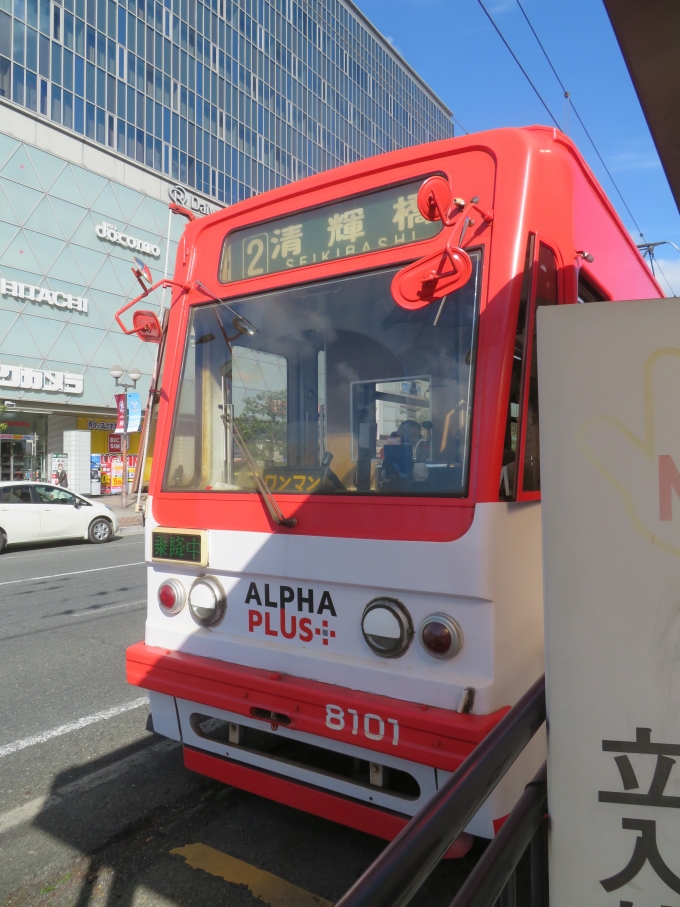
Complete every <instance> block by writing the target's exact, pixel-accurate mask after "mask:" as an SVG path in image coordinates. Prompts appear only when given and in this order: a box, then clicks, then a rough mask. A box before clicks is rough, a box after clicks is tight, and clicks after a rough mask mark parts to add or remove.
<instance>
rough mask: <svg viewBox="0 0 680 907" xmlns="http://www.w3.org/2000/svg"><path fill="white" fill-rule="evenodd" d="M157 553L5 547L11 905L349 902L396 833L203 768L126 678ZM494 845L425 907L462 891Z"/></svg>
mask: <svg viewBox="0 0 680 907" xmlns="http://www.w3.org/2000/svg"><path fill="white" fill-rule="evenodd" d="M142 559H143V539H142V536H141V535H137V536H125V537H122V538H119V539H116V540H114V541H113V542H111V543H109V544H107V545H103V546H93V545H88V544H84V543H73V544H68V545H53V546H51V547H47V548H46V547H41V548H38V547H35V548H23V549H14V550H9V551H7V552H5V553H4V554H3V555H2V556H1V557H0V715H2V719H3V720H2V722H0V853H1V854H2V857H1V858H0V904H1V905H4V907H15V905H16V907H18V905H22V907H33V905H43V904H45V905H47V904H49V905H55V907H62V905H64V907H65V905H77V907H86V905H87V907H100V905H101V907H104V905H106V907H113V905H116V907H118V905H120V907H128V905H130V907H169V905H178V907H185V905H186V907H189V905H200V907H212V905H216V907H217V905H220V907H221V905H228V907H231V905H234V907H236V905H244V907H246V905H248V907H256V905H257V907H262V904H263V903H264V904H267V905H269V907H312V905H314V904H317V905H324V904H328V905H329V904H331V903H334V902H335V901H336V900H337V899H338V898H339V897H340V896H341V895H342V894H343V892H344V891H345V890H346V889H347V888H348V887H349V886H350V885H351V884H352V882H353V881H354V880H355V879H356V878H357V877H358V876H359V875H360V874H361V872H362V871H363V870H364V869H365V868H366V867H367V866H368V865H369V864H370V863H371V861H372V860H373V859H374V858H375V857H376V856H377V855H378V853H380V851H381V849H382V848H383V847H384V842H382V841H380V840H378V839H376V838H373V837H370V836H369V835H365V834H361V833H359V832H355V831H352V830H350V829H346V828H343V827H341V826H338V825H335V824H333V823H331V822H327V821H325V820H322V819H317V818H315V817H312V816H308V815H306V814H304V813H299V812H297V811H295V810H292V809H289V808H287V807H283V806H279V805H278V804H275V803H272V802H270V801H267V800H264V799H261V798H259V797H256V796H254V795H251V794H246V793H243V792H241V791H236V790H233V789H231V788H229V787H226V786H224V785H220V784H218V783H217V782H213V781H211V780H209V779H205V778H202V777H200V776H198V775H194V774H192V773H190V772H188V771H186V770H185V769H184V767H183V764H182V754H181V748H180V745H179V744H177V743H174V742H172V741H168V740H165V739H164V738H162V737H159V736H157V735H155V734H153V733H152V731H151V730H149V728H148V718H149V711H148V703H147V701H146V697H144V696H141V695H140V690H139V689H137V688H131V687H129V686H128V685H127V684H126V682H125V648H126V646H128V645H129V644H130V643H133V642H136V641H138V640H139V639H142V638H143V635H144V610H145V605H144V598H145V568H144V565H143V563H142ZM482 850H483V844H482V843H481V842H478V843H477V844H476V845H475V847H474V848H473V850H472V851H471V853H470V854H469V855H468V856H467V857H466V858H465V859H464V860H452V861H447V862H445V863H443V864H442V865H441V866H440V867H439V868H438V869H437V871H436V872H435V874H434V875H433V876H432V877H431V879H430V880H429V881H428V883H427V885H426V886H425V887H424V888H423V889H422V890H421V892H419V894H418V895H417V897H416V898H415V899H414V901H413V902H412V903H413V905H414V907H422V905H425V904H427V905H428V907H439V905H442V907H444V905H447V904H448V903H449V902H450V900H451V897H452V895H453V893H454V892H455V891H456V890H457V888H458V887H459V885H460V884H461V882H462V880H463V879H464V877H465V875H466V874H467V872H469V869H470V867H471V866H472V865H473V864H474V862H475V861H476V859H477V858H478V856H479V854H480V853H481V852H482ZM525 903H526V904H527V907H528V901H526V899H525V896H522V895H520V898H519V900H518V905H519V907H522V905H523V904H525Z"/></svg>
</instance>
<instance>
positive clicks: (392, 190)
mask: <svg viewBox="0 0 680 907" xmlns="http://www.w3.org/2000/svg"><path fill="white" fill-rule="evenodd" d="M424 179H425V177H421V178H420V179H417V180H414V181H413V182H411V183H402V184H401V185H399V186H390V187H389V188H388V189H380V190H378V191H377V192H371V193H369V194H367V195H359V196H355V197H354V198H345V199H341V200H340V201H337V202H333V203H332V204H330V205H324V206H322V207H320V208H312V209H311V210H308V211H299V212H297V213H296V214H292V215H290V216H289V217H283V218H281V219H279V220H276V221H269V222H268V223H264V224H257V225H256V226H253V227H247V228H246V229H244V230H236V231H234V232H233V233H230V234H229V236H227V238H226V240H225V244H224V250H223V254H222V263H221V265H220V280H221V281H222V283H230V282H233V281H236V280H246V279H248V278H249V277H259V276H262V275H263V274H275V273H276V272H278V271H286V270H290V269H291V268H302V267H304V266H305V265H311V264H314V263H315V262H321V261H329V260H333V259H336V258H349V257H351V256H353V255H362V254H364V253H366V252H375V251H378V250H380V249H389V248H392V247H393V246H399V245H405V244H409V243H414V242H420V241H422V240H424V239H431V238H432V237H433V236H436V235H437V233H439V231H440V230H441V229H442V224H441V221H436V222H432V221H426V220H425V218H424V217H422V216H421V215H420V214H419V213H418V204H417V200H416V196H417V194H418V189H419V188H420V186H421V185H422V183H423V180H424Z"/></svg>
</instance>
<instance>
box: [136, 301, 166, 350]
mask: <svg viewBox="0 0 680 907" xmlns="http://www.w3.org/2000/svg"><path fill="white" fill-rule="evenodd" d="M132 330H133V331H134V332H135V334H136V335H137V336H138V337H139V339H140V340H143V341H144V343H160V342H161V337H162V335H163V330H162V328H161V323H160V321H159V320H158V318H157V316H156V314H155V313H154V312H150V311H149V310H148V309H138V310H137V311H136V312H135V313H134V315H133V316H132Z"/></svg>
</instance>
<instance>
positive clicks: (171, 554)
mask: <svg viewBox="0 0 680 907" xmlns="http://www.w3.org/2000/svg"><path fill="white" fill-rule="evenodd" d="M151 560H152V561H163V562H165V563H168V564H193V565H194V566H195V567H205V566H206V564H207V563H208V540H207V538H206V534H205V532H203V531H202V530H198V531H196V532H187V531H186V530H185V529H154V530H153V531H152V533H151Z"/></svg>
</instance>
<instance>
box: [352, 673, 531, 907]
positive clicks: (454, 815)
mask: <svg viewBox="0 0 680 907" xmlns="http://www.w3.org/2000/svg"><path fill="white" fill-rule="evenodd" d="M544 721H545V677H540V678H539V679H538V680H537V681H536V683H534V685H533V686H532V687H531V688H530V689H529V690H528V691H527V692H526V693H525V694H524V696H522V698H521V699H520V700H519V702H518V703H517V704H516V705H514V706H513V707H512V708H511V709H510V711H509V712H508V713H507V714H506V715H504V716H503V718H501V720H500V721H499V722H498V724H497V725H496V727H495V728H494V729H493V730H492V731H491V732H490V733H489V734H487V736H486V737H485V738H484V739H483V740H482V741H481V743H479V744H478V745H477V746H476V747H475V749H474V750H473V751H472V752H471V753H470V755H469V756H468V757H467V759H465V761H464V762H463V763H462V764H461V765H460V766H459V767H458V768H457V769H456V771H455V772H454V773H453V775H452V776H451V777H450V778H449V780H448V781H447V782H446V784H445V785H444V787H442V789H441V790H440V791H438V792H437V793H436V794H435V795H434V796H433V797H432V799H431V800H429V802H428V803H426V804H425V806H423V808H422V809H421V810H420V812H418V813H417V814H416V815H415V816H414V817H413V819H411V821H410V822H409V823H408V825H407V826H406V827H405V828H404V829H402V831H401V832H400V833H399V834H398V835H397V837H396V838H395V839H394V840H393V841H392V842H391V843H390V844H388V845H387V847H386V848H385V850H383V852H382V853H381V854H380V856H379V857H378V858H377V860H375V861H374V862H373V863H372V864H371V866H369V867H368V869H367V870H366V871H365V872H364V874H363V875H362V876H361V877H360V878H359V879H358V880H357V881H356V882H355V883H354V885H353V886H352V887H351V888H350V889H349V891H348V892H346V894H344V895H343V897H342V898H341V899H340V900H339V901H338V902H337V904H336V907H403V905H405V904H408V902H409V901H410V900H411V898H412V897H413V896H414V894H415V893H416V891H418V889H419V888H420V887H421V885H422V884H423V883H424V882H425V880H426V879H427V877H428V876H429V875H430V873H431V872H432V871H433V870H434V868H435V866H436V865H437V863H438V862H439V861H440V860H441V858H442V857H443V856H444V854H445V853H446V851H447V850H448V849H449V847H450V846H451V844H452V843H453V842H454V841H455V839H456V838H457V837H458V835H459V834H460V833H461V832H462V831H463V829H464V828H465V827H466V826H467V824H468V823H469V822H470V820H471V819H472V817H473V816H474V814H475V813H476V812H477V810H478V809H479V808H480V806H481V805H482V803H483V802H484V801H485V800H486V799H487V797H488V796H489V794H490V793H491V792H492V791H493V789H494V788H495V787H496V785H497V784H498V783H499V781H500V780H501V778H502V777H503V776H504V775H505V773H506V772H507V771H508V769H509V768H510V766H511V765H512V764H513V762H514V761H515V760H516V759H517V757H518V756H519V754H520V753H521V752H522V750H523V749H524V748H525V747H526V745H527V744H528V743H529V741H530V740H531V738H532V737H533V736H534V734H535V733H536V731H538V729H539V728H540V727H541V725H542V724H543V722H544Z"/></svg>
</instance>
